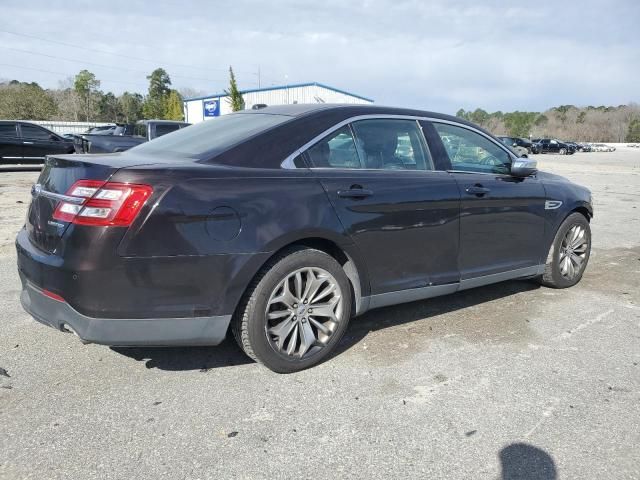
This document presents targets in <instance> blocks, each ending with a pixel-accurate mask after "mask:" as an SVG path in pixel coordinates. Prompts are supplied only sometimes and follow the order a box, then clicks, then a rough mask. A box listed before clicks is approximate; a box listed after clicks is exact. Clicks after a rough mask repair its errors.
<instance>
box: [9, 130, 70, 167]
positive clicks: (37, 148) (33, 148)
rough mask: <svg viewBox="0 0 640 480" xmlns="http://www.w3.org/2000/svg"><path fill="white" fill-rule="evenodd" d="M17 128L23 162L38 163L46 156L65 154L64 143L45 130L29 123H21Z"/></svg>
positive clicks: (65, 147)
mask: <svg viewBox="0 0 640 480" xmlns="http://www.w3.org/2000/svg"><path fill="white" fill-rule="evenodd" d="M19 127H20V131H21V137H22V145H23V156H24V159H25V160H31V161H38V162H40V161H42V160H44V157H45V156H47V155H54V154H57V153H66V150H67V145H66V142H63V141H62V140H61V139H60V137H58V136H57V135H56V134H54V133H53V132H51V131H49V130H47V129H46V128H42V127H40V126H38V125H33V124H30V123H21V124H19Z"/></svg>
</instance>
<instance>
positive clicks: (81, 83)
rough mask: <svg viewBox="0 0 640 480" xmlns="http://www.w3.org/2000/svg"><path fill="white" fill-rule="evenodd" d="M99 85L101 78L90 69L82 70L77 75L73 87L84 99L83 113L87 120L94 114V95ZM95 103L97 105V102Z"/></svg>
mask: <svg viewBox="0 0 640 480" xmlns="http://www.w3.org/2000/svg"><path fill="white" fill-rule="evenodd" d="M99 86H100V80H98V79H97V78H96V76H95V74H93V73H91V72H90V71H89V70H81V71H80V73H78V74H77V75H76V77H75V80H74V83H73V87H74V89H75V91H76V93H77V94H78V95H79V97H80V99H81V100H82V105H83V107H84V112H83V113H84V116H85V119H86V121H87V122H88V121H89V120H90V119H91V117H92V116H93V108H92V97H94V96H95V93H96V92H97V90H98V87H99ZM93 103H94V105H95V102H93Z"/></svg>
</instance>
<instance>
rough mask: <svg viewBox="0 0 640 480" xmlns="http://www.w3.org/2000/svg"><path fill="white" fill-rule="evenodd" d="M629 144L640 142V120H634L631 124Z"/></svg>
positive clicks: (628, 134)
mask: <svg viewBox="0 0 640 480" xmlns="http://www.w3.org/2000/svg"><path fill="white" fill-rule="evenodd" d="M627 142H640V118H634V119H633V120H631V122H630V123H629V129H628V130H627Z"/></svg>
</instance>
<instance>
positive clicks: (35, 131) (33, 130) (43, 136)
mask: <svg viewBox="0 0 640 480" xmlns="http://www.w3.org/2000/svg"><path fill="white" fill-rule="evenodd" d="M20 130H22V137H23V138H31V139H33V140H47V141H48V140H51V133H50V132H48V131H47V130H45V129H44V128H40V127H36V126H35V125H27V124H25V123H23V124H21V125H20Z"/></svg>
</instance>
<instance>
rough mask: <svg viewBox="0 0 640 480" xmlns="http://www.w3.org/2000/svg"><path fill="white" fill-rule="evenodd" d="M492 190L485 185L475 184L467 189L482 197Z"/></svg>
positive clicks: (470, 193) (466, 190)
mask: <svg viewBox="0 0 640 480" xmlns="http://www.w3.org/2000/svg"><path fill="white" fill-rule="evenodd" d="M490 191H491V189H490V188H487V187H483V186H482V185H474V186H472V187H469V188H467V189H465V192H467V193H468V194H469V195H477V196H479V197H481V196H482V195H486V194H487V193H489V192H490Z"/></svg>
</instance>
